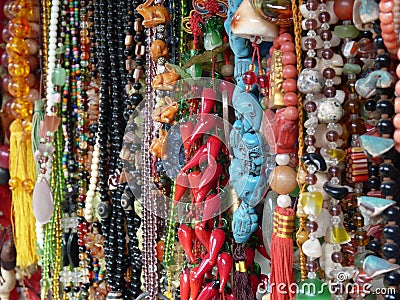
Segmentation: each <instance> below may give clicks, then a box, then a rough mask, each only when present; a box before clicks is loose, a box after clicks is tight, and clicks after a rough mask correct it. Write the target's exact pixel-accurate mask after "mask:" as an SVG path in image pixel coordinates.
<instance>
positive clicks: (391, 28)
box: [381, 23, 394, 32]
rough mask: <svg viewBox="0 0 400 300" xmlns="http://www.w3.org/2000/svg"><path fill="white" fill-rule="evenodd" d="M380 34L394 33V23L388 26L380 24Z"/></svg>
mask: <svg viewBox="0 0 400 300" xmlns="http://www.w3.org/2000/svg"><path fill="white" fill-rule="evenodd" d="M381 30H382V32H393V31H394V23H389V24H381Z"/></svg>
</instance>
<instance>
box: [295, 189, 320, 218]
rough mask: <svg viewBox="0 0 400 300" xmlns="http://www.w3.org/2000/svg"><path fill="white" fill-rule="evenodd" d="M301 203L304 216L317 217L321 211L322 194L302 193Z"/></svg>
mask: <svg viewBox="0 0 400 300" xmlns="http://www.w3.org/2000/svg"><path fill="white" fill-rule="evenodd" d="M300 199H301V203H302V205H303V209H304V212H305V213H306V214H313V215H315V216H318V215H319V214H320V212H321V209H322V202H323V198H322V194H321V193H320V192H304V193H302V194H301V198H300Z"/></svg>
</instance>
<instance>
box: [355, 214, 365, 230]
mask: <svg viewBox="0 0 400 300" xmlns="http://www.w3.org/2000/svg"><path fill="white" fill-rule="evenodd" d="M353 222H354V225H355V226H357V227H363V226H364V218H363V216H362V215H361V213H359V212H356V213H355V214H354V215H353Z"/></svg>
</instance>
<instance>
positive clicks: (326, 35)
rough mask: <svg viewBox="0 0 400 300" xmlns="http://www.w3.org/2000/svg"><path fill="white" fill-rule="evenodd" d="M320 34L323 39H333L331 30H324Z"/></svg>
mask: <svg viewBox="0 0 400 300" xmlns="http://www.w3.org/2000/svg"><path fill="white" fill-rule="evenodd" d="M320 36H321V39H322V40H323V41H330V40H331V39H332V32H331V31H330V30H322V31H321V33H320Z"/></svg>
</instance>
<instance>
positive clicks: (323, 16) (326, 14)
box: [318, 11, 331, 23]
mask: <svg viewBox="0 0 400 300" xmlns="http://www.w3.org/2000/svg"><path fill="white" fill-rule="evenodd" d="M330 19H331V15H330V14H329V12H327V11H323V12H320V13H319V15H318V20H319V21H320V22H322V23H328V22H329V21H330Z"/></svg>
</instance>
